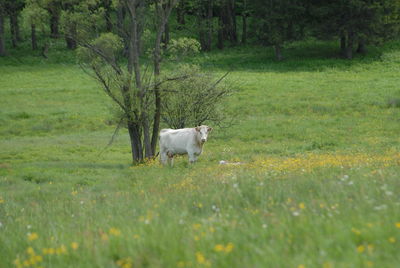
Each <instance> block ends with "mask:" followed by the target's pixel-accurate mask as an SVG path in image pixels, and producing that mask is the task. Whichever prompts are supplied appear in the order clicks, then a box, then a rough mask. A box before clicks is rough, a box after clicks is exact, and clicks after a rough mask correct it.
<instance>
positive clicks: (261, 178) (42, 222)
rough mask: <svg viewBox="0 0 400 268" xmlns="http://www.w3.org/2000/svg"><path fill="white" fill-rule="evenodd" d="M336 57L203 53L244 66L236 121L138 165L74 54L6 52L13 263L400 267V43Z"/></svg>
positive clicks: (1, 218)
mask: <svg viewBox="0 0 400 268" xmlns="http://www.w3.org/2000/svg"><path fill="white" fill-rule="evenodd" d="M335 47H337V44H332V43H325V42H302V43H296V44H295V45H293V46H291V47H288V48H287V50H286V51H285V56H286V60H285V61H283V62H275V61H274V60H273V51H272V50H270V49H267V48H261V47H240V48H230V49H226V50H224V51H215V52H211V53H206V54H202V55H200V56H196V57H194V58H191V59H189V61H190V62H193V63H197V64H200V65H201V66H202V68H203V69H205V70H212V71H213V72H215V73H218V74H219V73H221V74H222V73H224V72H226V71H228V70H229V71H230V72H231V73H230V75H229V81H230V83H231V84H232V85H233V87H234V90H235V94H233V95H232V96H231V97H230V98H229V100H228V101H227V103H226V106H227V107H228V110H229V111H230V112H231V113H232V116H233V117H234V118H235V120H234V122H233V124H232V125H231V126H229V127H228V128H218V127H214V131H213V133H212V134H211V135H210V137H209V141H208V142H207V144H206V145H205V149H204V151H203V154H202V155H201V156H200V158H199V161H198V163H196V164H195V165H191V166H189V165H188V164H187V158H186V157H180V158H178V159H177V160H176V161H175V166H174V168H169V167H162V166H160V164H159V163H158V161H149V162H147V163H146V164H142V165H139V166H131V164H130V161H131V156H130V149H129V148H130V147H129V139H128V134H127V132H126V130H121V132H120V134H119V135H118V136H117V138H116V141H115V142H114V143H113V145H112V146H110V147H108V148H106V149H105V147H106V145H107V143H108V141H109V139H110V137H111V135H112V133H113V131H114V128H115V126H114V125H113V124H112V114H111V113H110V109H111V106H112V103H111V101H110V100H109V99H108V97H107V96H106V95H105V94H104V93H103V91H102V90H101V89H100V88H99V86H98V85H97V84H96V82H95V81H93V80H92V79H91V78H90V77H88V76H87V75H85V74H84V73H83V72H82V70H81V69H80V68H79V67H78V66H77V65H76V64H75V61H74V55H73V54H72V53H67V52H65V51H62V49H61V48H59V49H53V50H51V51H50V52H49V59H43V58H41V57H40V56H37V55H30V56H26V55H27V53H24V51H19V52H18V51H16V52H14V54H12V55H11V56H9V57H7V58H0V107H1V110H0V267H18V268H19V267H57V268H58V267H124V268H129V267H293V268H305V267H307V268H308V267H322V268H331V267H332V268H333V267H378V268H381V267H398V264H399V263H400V254H398V253H399V249H400V246H399V245H400V244H399V243H400V196H399V193H400V180H399V174H400V167H399V164H400V151H399V149H400V144H399V141H400V136H399V133H400V121H399V120H400V107H399V106H400V101H399V99H400V87H399V85H400V75H399V74H400V44H399V43H398V42H397V43H396V42H394V43H390V44H388V45H386V46H384V47H381V48H371V50H372V51H371V52H370V53H369V54H368V55H367V56H358V57H357V58H355V59H354V60H352V61H348V60H344V59H340V58H337V57H336V53H337V50H335ZM60 51H61V52H60ZM22 55H23V56H22ZM171 68H173V66H165V69H171ZM397 101H398V103H399V105H397ZM220 160H226V161H230V162H240V163H241V164H239V165H220V164H219V161H220Z"/></svg>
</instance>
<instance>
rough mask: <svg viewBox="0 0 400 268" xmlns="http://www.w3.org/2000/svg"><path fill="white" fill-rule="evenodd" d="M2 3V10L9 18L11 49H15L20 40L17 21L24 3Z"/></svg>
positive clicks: (19, 0)
mask: <svg viewBox="0 0 400 268" xmlns="http://www.w3.org/2000/svg"><path fill="white" fill-rule="evenodd" d="M2 2H3V4H2V5H3V8H4V10H5V12H6V13H7V15H8V16H9V18H10V35H11V44H12V47H13V48H16V47H17V45H18V42H19V41H21V40H22V38H21V33H20V25H19V20H18V19H19V14H20V13H21V11H22V9H23V8H24V5H25V3H24V1H23V0H2Z"/></svg>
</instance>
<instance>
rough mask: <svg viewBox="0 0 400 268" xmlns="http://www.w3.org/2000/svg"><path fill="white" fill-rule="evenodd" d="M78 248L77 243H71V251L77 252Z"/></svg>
mask: <svg viewBox="0 0 400 268" xmlns="http://www.w3.org/2000/svg"><path fill="white" fill-rule="evenodd" d="M78 247H79V244H78V243H77V242H72V243H71V248H72V249H73V250H77V249H78Z"/></svg>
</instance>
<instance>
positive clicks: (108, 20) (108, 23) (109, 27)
mask: <svg viewBox="0 0 400 268" xmlns="http://www.w3.org/2000/svg"><path fill="white" fill-rule="evenodd" d="M104 16H105V19H106V31H107V32H111V31H112V28H113V24H112V19H111V9H110V7H109V6H107V7H105V12H104Z"/></svg>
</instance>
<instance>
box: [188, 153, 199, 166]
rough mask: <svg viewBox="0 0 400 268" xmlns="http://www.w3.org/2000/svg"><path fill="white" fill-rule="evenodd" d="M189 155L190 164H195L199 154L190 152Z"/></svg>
mask: <svg viewBox="0 0 400 268" xmlns="http://www.w3.org/2000/svg"><path fill="white" fill-rule="evenodd" d="M188 156H189V164H193V163H194V162H196V161H197V156H196V155H195V154H194V153H188Z"/></svg>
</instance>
